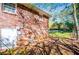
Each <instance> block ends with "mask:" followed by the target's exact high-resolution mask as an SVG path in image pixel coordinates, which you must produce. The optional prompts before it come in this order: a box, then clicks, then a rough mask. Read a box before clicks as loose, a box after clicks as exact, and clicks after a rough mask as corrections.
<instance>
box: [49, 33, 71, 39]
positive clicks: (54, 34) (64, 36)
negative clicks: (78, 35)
mask: <svg viewBox="0 0 79 59" xmlns="http://www.w3.org/2000/svg"><path fill="white" fill-rule="evenodd" d="M49 35H50V36H52V37H58V38H71V37H72V33H70V32H63V33H62V32H51V33H49Z"/></svg>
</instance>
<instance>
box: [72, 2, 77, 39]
mask: <svg viewBox="0 0 79 59" xmlns="http://www.w3.org/2000/svg"><path fill="white" fill-rule="evenodd" d="M73 16H74V22H75V30H76V39H78V20H77V13H76V4H75V3H74V4H73Z"/></svg>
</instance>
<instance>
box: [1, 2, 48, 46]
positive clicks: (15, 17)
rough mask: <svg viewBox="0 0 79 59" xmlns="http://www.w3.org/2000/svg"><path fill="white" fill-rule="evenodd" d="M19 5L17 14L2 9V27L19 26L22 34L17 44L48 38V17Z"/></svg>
mask: <svg viewBox="0 0 79 59" xmlns="http://www.w3.org/2000/svg"><path fill="white" fill-rule="evenodd" d="M0 6H1V5H0ZM17 6H18V7H17V13H16V14H10V13H5V12H3V10H1V9H0V28H7V27H8V28H16V27H19V29H18V31H20V32H21V35H18V37H19V39H18V41H17V45H27V44H28V42H30V43H33V42H35V41H43V40H45V39H47V37H48V30H47V29H48V18H47V17H45V16H40V15H39V13H36V12H35V11H32V10H30V9H28V8H26V7H24V6H22V5H20V4H18V5H17Z"/></svg>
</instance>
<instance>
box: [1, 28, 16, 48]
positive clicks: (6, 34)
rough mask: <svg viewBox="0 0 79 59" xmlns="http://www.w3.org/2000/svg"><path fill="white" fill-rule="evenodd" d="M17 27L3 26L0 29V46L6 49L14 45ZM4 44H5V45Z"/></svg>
mask: <svg viewBox="0 0 79 59" xmlns="http://www.w3.org/2000/svg"><path fill="white" fill-rule="evenodd" d="M16 41H17V29H11V28H3V29H1V39H0V48H2V49H7V47H8V48H13V47H15V46H16ZM5 45H6V46H5Z"/></svg>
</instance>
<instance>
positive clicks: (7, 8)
mask: <svg viewBox="0 0 79 59" xmlns="http://www.w3.org/2000/svg"><path fill="white" fill-rule="evenodd" d="M2 6H3V11H4V12H8V13H13V14H15V13H16V4H12V3H3V5H2Z"/></svg>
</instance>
